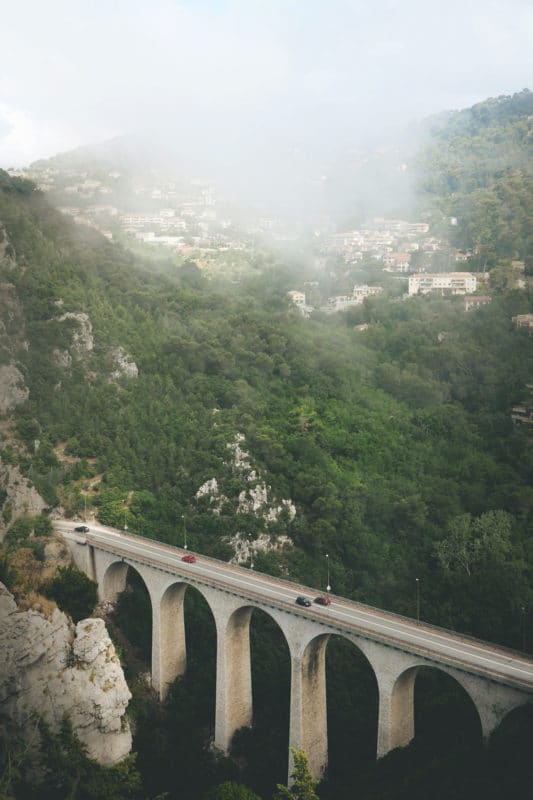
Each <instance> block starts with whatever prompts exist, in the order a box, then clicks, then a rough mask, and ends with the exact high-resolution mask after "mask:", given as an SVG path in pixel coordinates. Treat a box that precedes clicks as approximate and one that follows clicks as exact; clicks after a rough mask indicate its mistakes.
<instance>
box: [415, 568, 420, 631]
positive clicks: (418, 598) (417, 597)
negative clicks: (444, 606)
mask: <svg viewBox="0 0 533 800" xmlns="http://www.w3.org/2000/svg"><path fill="white" fill-rule="evenodd" d="M415 581H416V621H417V622H420V579H419V578H415Z"/></svg>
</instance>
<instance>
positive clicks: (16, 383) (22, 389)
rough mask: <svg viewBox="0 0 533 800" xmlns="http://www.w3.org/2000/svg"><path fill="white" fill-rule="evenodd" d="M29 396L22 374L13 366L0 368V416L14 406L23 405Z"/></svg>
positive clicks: (5, 365)
mask: <svg viewBox="0 0 533 800" xmlns="http://www.w3.org/2000/svg"><path fill="white" fill-rule="evenodd" d="M29 394H30V391H29V389H28V387H27V386H25V385H24V376H23V374H22V372H20V370H18V369H17V368H16V366H15V365H14V364H4V365H3V366H1V367H0V414H7V413H8V411H13V409H14V408H15V406H18V405H20V403H25V402H26V400H27V399H28V396H29Z"/></svg>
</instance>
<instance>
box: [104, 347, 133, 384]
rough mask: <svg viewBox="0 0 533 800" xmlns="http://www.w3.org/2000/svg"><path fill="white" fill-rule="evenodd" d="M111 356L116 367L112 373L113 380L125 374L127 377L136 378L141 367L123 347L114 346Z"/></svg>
mask: <svg viewBox="0 0 533 800" xmlns="http://www.w3.org/2000/svg"><path fill="white" fill-rule="evenodd" d="M109 357H110V358H111V361H112V362H113V364H114V365H115V367H116V369H115V370H114V372H112V373H111V375H110V378H111V380H117V379H118V378H120V377H122V376H123V375H125V376H126V377H127V378H136V377H137V375H138V374H139V369H138V367H137V364H136V363H135V361H133V360H132V358H131V356H129V355H128V354H127V353H126V351H125V350H124V348H123V347H114V348H113V349H112V350H111V351H110V353H109Z"/></svg>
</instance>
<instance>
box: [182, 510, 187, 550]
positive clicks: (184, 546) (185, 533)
mask: <svg viewBox="0 0 533 800" xmlns="http://www.w3.org/2000/svg"><path fill="white" fill-rule="evenodd" d="M181 518H182V520H183V549H184V550H187V526H186V525H185V514H182V515H181Z"/></svg>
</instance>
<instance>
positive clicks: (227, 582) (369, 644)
mask: <svg viewBox="0 0 533 800" xmlns="http://www.w3.org/2000/svg"><path fill="white" fill-rule="evenodd" d="M78 538H79V537H74V536H73V535H70V534H69V537H67V543H68V544H69V546H70V547H71V550H72V553H73V557H74V559H75V561H76V563H77V564H78V565H79V566H80V568H81V569H85V570H86V572H87V573H88V574H89V575H90V577H91V578H92V579H93V580H95V581H96V582H97V583H98V594H99V597H100V599H101V600H110V601H112V602H113V601H114V600H115V599H116V597H117V595H118V593H120V592H121V591H122V590H123V589H124V588H125V585H126V576H127V571H128V567H129V566H130V565H131V567H132V568H133V569H135V570H136V571H137V572H138V573H139V575H140V576H141V577H142V579H143V580H144V583H145V585H146V588H147V590H148V593H149V596H150V601H151V604H152V620H153V631H152V683H153V686H154V688H155V689H156V690H157V691H158V692H159V695H160V697H161V698H164V697H165V695H166V692H167V690H168V685H169V684H170V682H171V681H172V680H174V678H175V677H176V676H177V675H181V674H183V673H184V672H185V669H186V641H185V629H184V619H183V617H184V614H183V601H184V594H185V590H186V586H187V585H192V586H195V587H196V588H197V589H198V591H199V592H200V593H201V594H202V595H203V596H204V598H205V599H206V601H207V603H208V605H209V608H210V609H211V611H212V614H213V617H214V619H215V624H216V630H217V676H216V686H217V688H216V721H215V745H216V746H217V747H218V748H219V749H220V750H222V751H224V752H228V750H229V748H230V745H231V740H232V738H233V735H234V734H235V731H236V730H238V729H239V728H241V727H246V726H249V725H251V723H252V716H253V708H252V680H251V665H250V635H249V624H250V617H251V614H252V610H253V607H254V606H256V607H258V608H262V609H263V610H264V611H265V612H266V613H267V614H269V615H270V617H272V619H274V620H275V621H276V622H277V623H278V625H279V626H280V628H281V630H282V632H283V634H284V636H285V639H286V641H287V644H288V647H289V653H290V658H291V697H290V727H289V744H290V745H291V746H293V747H295V748H297V749H301V750H304V751H305V752H306V754H307V757H308V760H309V764H310V768H311V771H312V773H313V775H314V776H315V777H316V778H319V777H320V776H321V774H322V771H323V769H324V767H325V765H326V762H327V754H328V747H327V709H326V675H325V673H326V669H325V653H326V646H327V642H328V639H329V637H330V635H331V634H335V635H341V636H343V637H344V638H345V639H347V640H348V641H351V642H352V643H353V644H354V645H355V646H356V647H358V648H359V650H360V651H361V652H362V653H363V654H364V655H365V656H366V658H367V659H368V661H369V663H370V666H371V668H372V669H373V670H374V674H375V676H376V681H377V686H378V692H379V717H378V737H377V756H378V758H379V757H382V756H384V755H386V754H387V753H388V752H389V751H390V750H392V749H394V748H396V747H402V746H406V745H407V744H408V743H409V742H410V741H411V739H412V738H413V736H414V732H415V731H414V686H415V680H416V675H417V671H418V669H419V668H420V667H432V668H436V669H440V670H441V671H442V672H445V673H447V674H449V675H450V676H451V677H452V678H455V680H457V682H458V683H459V684H460V685H461V686H462V687H463V688H464V689H465V691H466V692H467V693H468V695H469V696H470V698H471V699H472V701H473V703H474V705H475V707H476V709H477V711H478V714H479V719H480V723H481V732H482V735H483V737H484V738H485V739H486V738H488V736H490V734H491V733H492V731H493V730H494V728H495V727H496V726H497V725H498V724H499V723H500V722H501V721H502V720H503V718H504V717H505V716H506V714H508V713H509V712H510V711H512V710H513V709H514V708H516V707H518V706H520V705H523V704H524V703H526V702H530V701H531V697H532V695H531V691H532V688H533V671H532V666H531V665H532V662H531V659H530V658H528V657H527V656H525V655H524V656H520V655H518V654H513V653H512V652H511V651H508V652H505V651H504V650H502V649H501V648H496V647H491V646H490V645H488V644H484V643H482V642H478V643H474V644H472V643H469V642H468V641H466V642H463V641H462V639H461V637H459V636H457V635H456V634H453V633H452V632H446V631H438V632H437V633H438V635H436V634H435V632H434V631H432V630H431V629H427V630H426V628H425V627H424V626H420V625H417V624H416V623H415V622H414V621H413V622H409V620H400V619H399V618H396V617H395V616H394V615H391V614H387V613H386V612H379V613H376V612H375V611H373V610H372V609H364V608H361V607H356V608H354V616H353V620H352V622H351V623H350V617H349V610H350V604H349V603H347V602H345V603H344V606H343V608H342V609H341V610H342V612H343V613H342V615H341V614H340V613H337V609H336V607H335V605H332V606H331V608H330V609H329V610H328V611H327V612H324V614H322V612H320V615H319V614H318V613H311V612H309V613H310V614H311V616H312V619H310V618H307V617H306V614H307V611H303V610H301V609H298V608H296V607H294V606H293V607H291V606H290V605H289V606H288V605H287V599H286V598H285V597H284V596H283V593H282V594H281V598H282V599H281V600H278V599H277V597H278V596H279V592H278V594H277V595H276V594H275V593H274V591H273V588H276V589H279V587H280V586H283V585H286V587H287V597H289V598H290V597H291V596H294V594H295V590H296V589H297V590H300V589H301V587H293V586H291V585H290V584H285V582H283V581H276V582H275V584H274V582H272V581H269V579H268V578H267V577H266V576H263V575H256V574H255V573H251V572H250V571H249V570H248V571H247V572H246V580H245V581H244V580H243V581H241V582H240V583H239V581H238V576H239V575H240V574H241V572H240V571H236V570H235V567H231V568H228V574H227V575H223V574H222V573H223V572H224V567H223V565H221V564H219V563H215V562H212V563H211V569H210V570H205V571H203V572H202V570H201V569H199V570H198V572H195V570H191V571H190V575H189V574H188V570H187V571H186V570H185V568H184V566H183V565H182V564H181V563H180V562H179V560H177V558H176V552H175V550H174V549H173V548H170V547H169V548H165V545H162V544H161V543H158V544H157V545H153V544H151V543H150V542H148V541H145V540H141V539H137V538H135V537H131V536H128V535H126V534H123V533H120V532H118V531H117V532H114V533H112V534H109V535H108V534H106V533H105V532H100V531H97V532H92V533H91V535H90V536H88V541H87V545H84V543H83V542H81V543H80V542H79V540H78ZM99 543H101V546H99ZM115 546H116V551H114V547H115ZM167 550H168V552H167ZM211 573H212V574H213V576H214V577H211ZM217 573H221V575H218V576H217ZM243 574H244V573H243ZM250 585H251V586H252V588H249V586H250ZM263 591H264V595H262V592H263ZM311 591H312V590H311V589H309V593H311ZM315 612H316V610H315ZM360 620H362V621H360ZM373 624H375V629H374V628H373V627H372V626H373ZM414 634H416V635H414ZM426 634H427V635H426Z"/></svg>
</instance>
